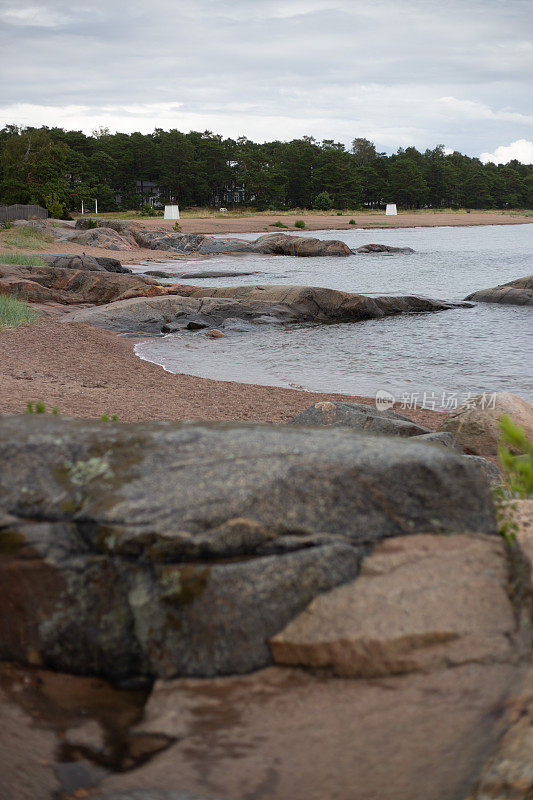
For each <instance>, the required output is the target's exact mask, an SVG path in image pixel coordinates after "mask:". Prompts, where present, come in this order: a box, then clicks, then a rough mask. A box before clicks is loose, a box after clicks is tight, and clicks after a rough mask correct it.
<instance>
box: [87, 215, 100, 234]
mask: <svg viewBox="0 0 533 800" xmlns="http://www.w3.org/2000/svg"><path fill="white" fill-rule="evenodd" d="M97 227H98V222H97V221H96V220H95V219H92V218H91V217H89V219H88V220H87V225H86V230H88V231H92V230H93V228H97Z"/></svg>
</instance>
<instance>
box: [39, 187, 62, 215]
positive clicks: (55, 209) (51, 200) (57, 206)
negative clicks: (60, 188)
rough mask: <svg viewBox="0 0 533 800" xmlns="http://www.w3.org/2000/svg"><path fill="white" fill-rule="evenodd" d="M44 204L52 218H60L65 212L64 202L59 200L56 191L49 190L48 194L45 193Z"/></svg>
mask: <svg viewBox="0 0 533 800" xmlns="http://www.w3.org/2000/svg"><path fill="white" fill-rule="evenodd" d="M44 204H45V206H46V208H47V210H48V213H49V214H50V216H51V217H53V218H54V219H61V217H62V216H63V214H64V213H65V203H62V202H61V201H60V200H59V197H58V195H57V192H51V193H50V194H45V196H44Z"/></svg>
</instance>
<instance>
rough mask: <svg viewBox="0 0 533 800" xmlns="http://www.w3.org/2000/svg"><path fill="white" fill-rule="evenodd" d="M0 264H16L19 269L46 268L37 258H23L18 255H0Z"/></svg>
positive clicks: (44, 263)
mask: <svg viewBox="0 0 533 800" xmlns="http://www.w3.org/2000/svg"><path fill="white" fill-rule="evenodd" d="M0 264H17V265H18V266H21V267H46V261H43V259H42V258H39V256H23V255H19V254H18V253H0Z"/></svg>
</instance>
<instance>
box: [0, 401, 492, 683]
mask: <svg viewBox="0 0 533 800" xmlns="http://www.w3.org/2000/svg"><path fill="white" fill-rule="evenodd" d="M8 461H9V470H6V469H4V470H2V471H0V552H1V553H2V560H1V563H0V568H1V570H2V574H1V576H0V606H1V608H2V609H3V612H4V613H3V614H2V615H1V616H0V659H6V660H13V661H18V662H21V663H31V664H37V663H40V664H42V665H46V666H49V667H51V668H53V669H58V670H64V671H68V672H73V673H82V674H101V675H107V676H110V677H112V678H113V679H115V680H124V679H129V680H131V679H132V678H134V677H135V676H138V677H142V676H155V675H161V676H167V677H168V676H173V675H198V676H202V675H215V674H226V673H232V672H233V673H243V672H248V671H250V670H252V669H256V668H258V667H260V666H263V665H265V664H268V663H270V660H271V656H270V653H269V650H268V646H267V640H268V639H269V638H270V637H271V636H273V635H274V634H275V633H276V632H277V631H279V630H281V629H282V628H283V627H284V626H285V625H286V624H287V623H288V622H289V621H290V620H291V619H292V618H293V617H294V616H296V614H298V613H299V612H300V611H301V610H302V609H303V608H304V607H305V606H306V605H307V604H308V603H309V601H310V600H312V598H313V597H315V596H316V595H317V594H318V593H320V592H324V591H327V590H329V589H331V588H332V587H334V586H337V585H339V584H342V583H345V582H346V581H348V580H353V579H354V578H355V577H356V575H357V573H358V568H359V563H360V559H361V557H362V555H363V554H364V553H365V552H366V550H367V548H368V545H369V544H371V543H373V542H377V541H379V540H380V539H382V538H386V537H391V536H404V535H406V534H415V533H426V534H430V533H442V534H452V533H485V534H495V533H496V523H495V518H494V510H493V506H492V499H491V493H490V491H489V488H488V486H487V484H486V481H485V480H484V479H483V477H482V476H481V474H480V472H479V469H478V468H477V466H474V465H473V464H471V463H469V462H468V461H467V460H466V459H464V458H463V457H462V456H459V455H457V454H455V453H453V452H452V451H450V450H445V449H444V448H437V447H431V446H428V445H424V444H412V443H411V442H407V441H403V440H402V439H399V438H394V439H393V438H387V437H371V436H359V435H357V434H355V433H354V432H353V431H348V430H342V429H335V430H333V429H322V430H321V429H318V428H317V429H314V430H310V429H303V428H299V427H297V426H294V427H290V426H288V427H280V426H272V427H271V426H254V425H207V424H185V425H179V424H175V423H148V424H143V425H122V424H118V423H117V424H112V423H109V422H100V421H89V420H79V419H77V420H74V419H62V418H61V417H53V416H51V415H50V416H48V415H39V416H31V415H19V416H15V417H0V463H2V464H6V463H8ZM265 552H270V553H273V554H272V555H264V553H265Z"/></svg>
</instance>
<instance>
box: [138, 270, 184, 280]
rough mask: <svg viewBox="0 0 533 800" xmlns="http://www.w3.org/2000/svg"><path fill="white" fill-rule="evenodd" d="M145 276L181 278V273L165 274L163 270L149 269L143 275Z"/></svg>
mask: <svg viewBox="0 0 533 800" xmlns="http://www.w3.org/2000/svg"><path fill="white" fill-rule="evenodd" d="M143 274H144V275H150V277H152V278H179V276H180V274H181V273H180V272H163V270H162V269H147V270H145V272H144V273H143Z"/></svg>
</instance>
